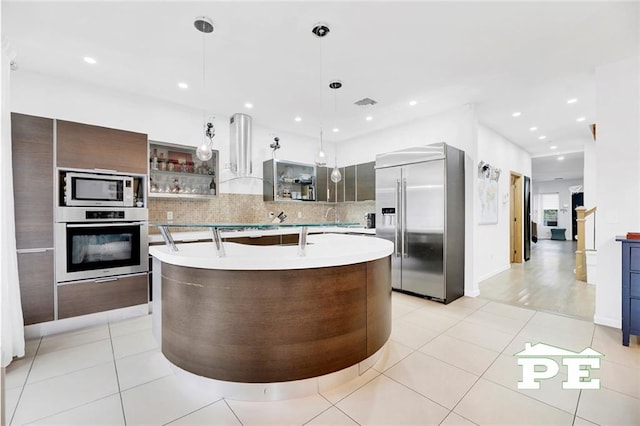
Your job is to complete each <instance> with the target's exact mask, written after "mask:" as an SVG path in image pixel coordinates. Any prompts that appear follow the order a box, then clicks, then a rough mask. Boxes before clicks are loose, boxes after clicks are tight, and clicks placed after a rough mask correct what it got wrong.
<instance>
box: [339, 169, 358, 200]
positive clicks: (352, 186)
mask: <svg viewBox="0 0 640 426" xmlns="http://www.w3.org/2000/svg"><path fill="white" fill-rule="evenodd" d="M342 179H343V180H344V201H356V166H347V167H345V168H344V174H343V175H342Z"/></svg>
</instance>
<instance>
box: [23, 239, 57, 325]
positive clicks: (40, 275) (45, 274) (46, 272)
mask: <svg viewBox="0 0 640 426" xmlns="http://www.w3.org/2000/svg"><path fill="white" fill-rule="evenodd" d="M18 271H19V272H18V276H19V278H20V299H21V301H22V315H23V317H24V325H29V324H37V323H39V322H45V321H53V319H54V297H53V293H54V288H55V280H54V276H53V250H42V251H34V252H27V253H18Z"/></svg>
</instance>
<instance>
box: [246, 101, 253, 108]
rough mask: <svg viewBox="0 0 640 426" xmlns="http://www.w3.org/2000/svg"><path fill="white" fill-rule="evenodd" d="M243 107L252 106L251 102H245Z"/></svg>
mask: <svg viewBox="0 0 640 426" xmlns="http://www.w3.org/2000/svg"><path fill="white" fill-rule="evenodd" d="M244 107H245V108H249V109H251V108H253V104H252V103H251V102H247V103H245V104H244Z"/></svg>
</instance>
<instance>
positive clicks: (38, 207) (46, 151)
mask: <svg viewBox="0 0 640 426" xmlns="http://www.w3.org/2000/svg"><path fill="white" fill-rule="evenodd" d="M11 141H12V145H11V147H12V161H13V196H14V208H15V221H16V222H15V223H16V245H17V248H18V249H33V248H52V247H53V191H54V185H53V120H52V119H49V118H42V117H34V116H30V115H23V114H16V113H12V114H11Z"/></svg>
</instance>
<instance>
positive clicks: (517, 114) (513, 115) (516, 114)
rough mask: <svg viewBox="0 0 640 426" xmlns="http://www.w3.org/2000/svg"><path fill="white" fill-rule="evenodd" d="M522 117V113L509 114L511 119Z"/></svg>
mask: <svg viewBox="0 0 640 426" xmlns="http://www.w3.org/2000/svg"><path fill="white" fill-rule="evenodd" d="M521 115H522V113H521V112H520V111H516V112H514V113H513V114H511V116H512V117H520V116H521Z"/></svg>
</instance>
